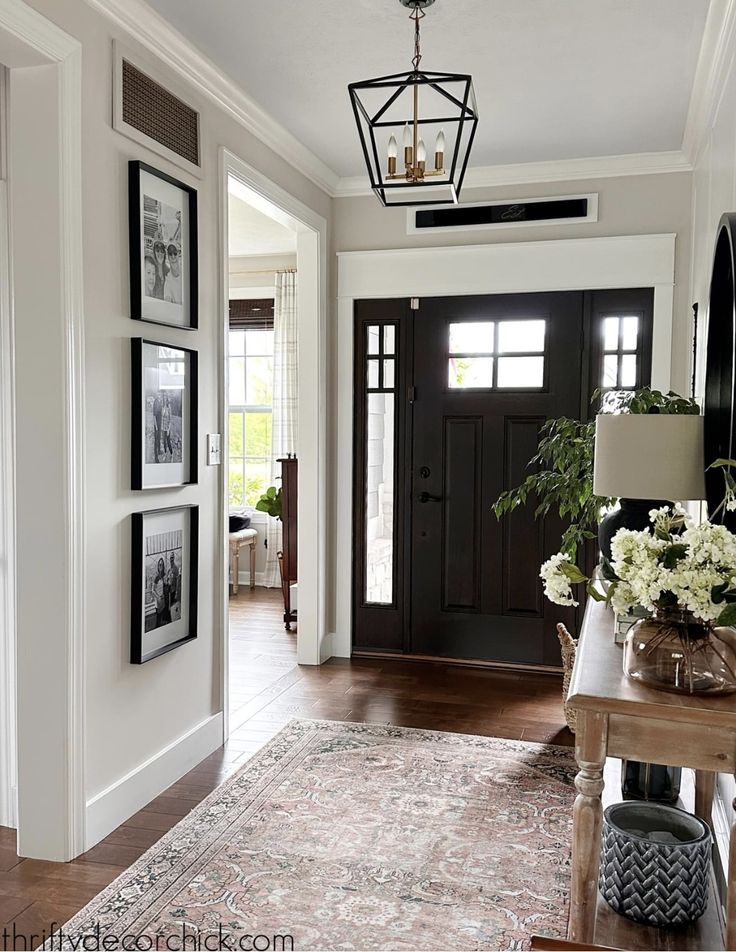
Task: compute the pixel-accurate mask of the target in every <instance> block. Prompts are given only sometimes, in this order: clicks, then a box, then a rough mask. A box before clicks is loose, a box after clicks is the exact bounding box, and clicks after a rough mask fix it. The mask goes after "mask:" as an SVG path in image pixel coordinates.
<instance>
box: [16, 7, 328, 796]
mask: <svg viewBox="0 0 736 952" xmlns="http://www.w3.org/2000/svg"><path fill="white" fill-rule="evenodd" d="M30 3H31V5H32V6H33V7H35V8H36V9H37V10H39V12H41V13H42V14H44V15H45V16H47V17H48V18H49V19H51V20H52V21H54V22H55V23H57V24H58V25H59V26H60V27H61V28H62V29H63V30H65V31H66V32H67V33H69V34H71V35H72V36H74V37H76V38H77V39H78V40H79V41H80V42H81V43H82V45H83V69H84V75H83V90H84V93H83V96H84V100H83V136H84V154H83V162H84V169H83V175H84V196H83V199H84V276H85V333H86V414H87V433H86V437H87V465H86V477H87V498H86V518H87V540H86V544H87V578H86V589H87V604H86V617H87V622H88V629H87V637H86V653H87V658H86V660H87V674H88V680H87V688H86V724H87V738H86V789H87V795H88V797H90V796H93V795H94V794H96V793H98V792H99V791H101V790H103V789H105V788H106V787H108V786H109V785H111V784H113V783H115V782H116V781H117V780H119V779H120V778H122V777H123V776H124V775H125V774H127V773H128V772H129V771H131V770H133V769H135V768H136V767H138V766H139V765H140V764H142V763H143V762H144V761H146V760H147V759H148V758H150V757H153V756H155V755H156V754H157V753H158V752H159V751H161V750H162V749H163V748H165V747H166V746H167V745H169V744H171V743H172V742H173V741H175V740H176V739H177V738H179V737H181V736H182V735H183V734H185V733H186V732H187V731H188V730H190V729H191V728H193V727H194V726H195V725H196V724H198V723H200V722H201V721H203V720H204V719H205V718H207V717H208V716H210V715H211V714H213V713H216V712H218V711H220V710H221V709H222V703H221V698H220V696H219V665H220V649H219V639H220V633H219V632H218V602H219V599H220V592H219V591H216V584H215V573H214V569H213V570H212V571H207V570H205V567H207V566H211V567H214V566H216V565H217V563H218V559H219V555H220V542H219V539H218V538H217V518H218V511H219V505H220V501H219V495H220V494H219V478H220V476H219V470H218V469H217V468H216V467H206V466H205V465H203V463H201V464H200V470H199V485H198V486H191V487H186V488H183V489H180V490H161V491H158V492H143V493H134V492H132V491H131V490H130V477H129V471H130V357H129V353H130V338H131V337H134V336H145V337H148V338H152V339H154V340H163V341H170V342H172V343H174V344H183V345H185V346H188V347H194V348H197V349H198V350H199V385H200V392H199V430H200V460H204V445H205V444H204V441H205V434H206V433H208V432H215V431H217V429H218V400H219V385H220V368H219V366H218V364H219V361H218V357H217V354H218V342H219V335H220V333H221V328H220V325H219V315H218V310H219V302H218V288H219V281H220V273H219V267H220V266H219V263H218V242H219V227H220V226H219V191H218V148H219V147H220V146H226V147H227V148H228V149H229V150H231V151H232V152H233V153H235V154H236V155H238V156H240V157H241V158H242V159H244V160H245V161H246V162H248V163H250V164H251V165H252V166H254V167H256V168H258V169H260V170H262V171H263V172H264V173H265V174H266V175H268V176H269V178H271V179H272V180H274V181H275V182H277V183H278V184H279V185H281V186H282V187H283V188H284V189H286V190H287V191H289V192H291V193H292V194H293V195H295V196H296V197H297V198H299V199H300V200H301V201H302V202H304V203H305V204H306V205H308V206H310V207H311V208H313V209H314V210H315V211H317V212H318V213H319V214H321V215H323V216H324V217H326V218H329V215H330V206H331V203H330V200H329V198H328V197H327V196H326V195H325V194H324V193H323V192H322V191H321V190H320V189H318V188H317V187H316V186H315V185H313V184H312V183H311V182H309V181H308V180H307V179H305V178H304V177H303V176H301V175H300V174H298V173H297V172H295V171H294V170H293V169H292V168H291V167H290V166H289V165H288V163H287V162H285V161H284V160H283V159H282V158H281V157H280V156H279V155H276V154H275V153H273V152H271V151H270V150H269V149H268V148H267V147H266V146H264V145H263V144H262V143H261V142H260V141H258V140H257V139H255V138H254V137H253V136H252V135H250V134H249V133H248V132H247V131H246V130H245V129H244V128H243V127H242V126H240V125H239V124H237V123H236V122H235V121H234V120H233V119H231V118H230V117H229V116H228V115H226V114H225V113H224V112H222V111H220V110H219V109H218V108H216V107H215V106H213V105H212V103H211V102H210V101H209V100H206V99H204V98H203V97H202V96H200V95H198V94H197V92H196V90H194V89H190V90H188V92H187V93H186V95H187V98H188V100H189V101H190V102H191V104H192V105H193V106H194V107H195V108H197V109H199V110H200V111H201V115H202V136H203V170H204V177H203V178H202V179H197V178H193V177H191V176H189V175H187V174H186V173H185V172H182V171H181V170H180V169H178V168H177V167H176V166H174V165H171V164H170V163H168V162H166V161H165V160H164V159H161V158H160V157H159V156H157V155H156V154H154V153H152V152H149V151H147V150H146V149H145V148H143V147H141V146H140V145H138V144H136V143H135V142H132V141H131V140H129V139H127V138H125V137H124V136H122V135H120V134H118V133H117V132H115V131H114V130H113V129H112V126H111V113H112V109H111V102H112V41H113V38H118V39H120V40H122V41H123V42H124V43H125V44H126V45H127V46H128V47H129V48H131V49H132V50H133V51H134V52H136V53H137V52H140V60H141V61H142V62H143V63H145V62H146V61H150V59H151V57H150V54H147V53H146V52H145V51H144V50H142V49H140V50H139V48H138V47H137V45H136V44H135V43H134V42H133V41H132V40H131V39H130V38H129V37H128V36H127V35H126V34H125V33H124V32H122V31H118V30H117V28H116V27H114V25H113V24H112V23H111V22H110V21H108V20H107V18H105V17H104V16H103V15H101V14H99V13H97V12H95V11H94V10H93V9H92V8H90V7H88V6H87V5H86V4H85V3H83V2H81V0H30ZM156 65H157V68H158V70H159V71H161V70H164V71H165V69H166V66H165V63H164V62H158V63H157V64H156ZM182 87H183V88H184V90H185V91H186V89H187V87H186V85H185V84H184V82H183V80H182V79H180V78H179V77H175V78H174V85H173V88H174V89H175V90H177V89H182ZM130 159H142V160H143V161H146V162H149V163H150V164H152V165H154V166H156V167H157V168H160V169H162V170H164V171H166V172H168V173H169V174H171V175H173V176H175V177H176V178H180V179H183V180H184V181H186V182H189V183H190V184H192V185H194V186H195V187H196V188H197V189H198V191H199V248H200V264H199V269H200V271H199V278H200V298H199V304H200V328H199V330H198V331H196V332H194V333H191V332H185V331H182V330H177V329H175V328H173V329H172V328H163V327H156V326H154V325H146V324H143V323H137V322H133V321H131V320H130V319H129V317H128V314H129V309H128V211H127V163H128V160H130ZM179 503H197V504H198V505H199V507H200V565H201V571H200V580H199V637H198V639H197V640H196V641H195V642H193V643H191V644H188V645H185V646H183V647H182V648H179V649H177V650H176V651H172V652H170V653H168V654H166V655H164V656H162V657H160V658H157V659H155V660H154V661H152V662H150V663H148V664H146V665H143V666H141V667H136V666H132V665H130V664H129V663H128V652H129V637H130V634H129V632H130V513H131V512H133V511H136V510H141V509H148V508H156V507H161V506H171V505H176V504H179ZM49 637H53V632H49Z"/></svg>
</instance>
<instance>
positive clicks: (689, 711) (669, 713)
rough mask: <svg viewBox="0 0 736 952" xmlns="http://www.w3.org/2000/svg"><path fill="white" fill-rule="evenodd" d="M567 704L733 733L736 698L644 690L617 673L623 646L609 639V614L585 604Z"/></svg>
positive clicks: (620, 671)
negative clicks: (710, 725)
mask: <svg viewBox="0 0 736 952" xmlns="http://www.w3.org/2000/svg"><path fill="white" fill-rule="evenodd" d="M568 701H569V703H570V705H571V706H572V707H574V708H577V709H581V710H593V711H599V712H601V713H618V714H631V715H634V716H637V717H655V718H660V719H662V720H669V721H683V722H687V723H693V722H697V723H698V724H712V725H717V726H721V727H722V726H726V727H730V728H736V694H729V695H721V696H709V695H703V694H695V695H688V694H676V693H674V692H670V691H659V690H657V689H656V688H649V687H646V686H644V685H642V684H639V683H638V682H637V681H632V680H631V679H630V678H627V677H626V675H625V674H624V672H623V647H622V646H621V645H617V644H616V643H615V641H614V637H613V612H612V611H611V609H610V608H609V607H608V606H607V605H605V604H604V603H601V602H596V601H594V600H593V599H592V598H590V599H588V604H587V606H586V609H585V617H584V619H583V627H582V631H581V633H580V639H579V641H578V647H577V653H576V657H575V668H574V671H573V675H572V679H571V682H570V690H569V693H568Z"/></svg>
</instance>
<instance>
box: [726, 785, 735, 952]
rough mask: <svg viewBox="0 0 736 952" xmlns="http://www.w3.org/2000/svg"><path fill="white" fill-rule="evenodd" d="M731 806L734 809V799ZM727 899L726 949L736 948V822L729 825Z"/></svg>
mask: <svg viewBox="0 0 736 952" xmlns="http://www.w3.org/2000/svg"><path fill="white" fill-rule="evenodd" d="M732 807H733V809H734V810H736V800H734V802H733V804H732ZM727 887H728V899H727V900H726V950H727V952H734V950H736V823H733V824H732V826H731V846H730V849H729V851H728V882H727Z"/></svg>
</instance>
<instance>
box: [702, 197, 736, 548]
mask: <svg viewBox="0 0 736 952" xmlns="http://www.w3.org/2000/svg"><path fill="white" fill-rule="evenodd" d="M735 251H736V214H732V213H728V214H725V215H723V216H722V217H721V220H720V222H719V224H718V237H717V239H716V249H715V254H714V256H713V272H712V275H711V282H710V299H709V305H708V340H707V345H706V372H705V406H704V414H705V420H704V429H705V465H706V466H709V465H710V464H711V463H712V462H713V460H715V459H719V458H728V459H732V458H733V456H734V450H735V449H736V433H734V422H735V420H734V353H735V351H736V285H735V284H734V272H735V271H736V255H735ZM705 486H706V498H707V502H708V511H709V512H714V510H715V509H716V507H717V506H718V504H719V503H720V502H721V500H722V499H723V473H722V472H721V471H720V470H712V471H709V472H707V473H706V479H705ZM723 521H724V522H726V523H728V525H729V528H731V529H736V514H734V513H726V514H724V519H723Z"/></svg>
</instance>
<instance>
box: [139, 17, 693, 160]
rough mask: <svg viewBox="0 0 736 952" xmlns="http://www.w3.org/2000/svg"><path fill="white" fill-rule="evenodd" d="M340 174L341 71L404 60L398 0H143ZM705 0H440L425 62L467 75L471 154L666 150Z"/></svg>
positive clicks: (346, 112) (344, 110)
mask: <svg viewBox="0 0 736 952" xmlns="http://www.w3.org/2000/svg"><path fill="white" fill-rule="evenodd" d="M148 2H149V3H150V5H151V6H152V7H154V8H155V9H156V10H157V11H158V12H159V13H160V14H161V15H163V16H164V17H165V18H166V19H167V20H168V21H169V22H170V23H171V24H173V25H174V26H175V27H176V28H177V29H179V30H180V31H181V32H182V33H183V34H184V35H185V36H186V37H187V38H188V39H189V40H190V41H191V42H192V43H194V45H196V46H197V47H199V48H200V50H202V52H204V53H205V54H206V55H207V56H208V57H209V58H210V59H211V60H213V61H214V62H215V63H216V64H217V65H218V66H219V67H220V68H221V69H222V70H223V71H224V72H226V73H228V74H229V75H230V76H231V77H232V78H233V79H234V80H236V81H237V82H238V83H239V84H240V85H241V86H242V87H243V89H244V90H245V91H246V92H247V93H248V94H249V95H250V96H251V97H252V98H253V99H254V100H256V101H257V102H258V103H260V105H261V106H263V107H264V108H265V109H266V110H267V111H268V112H270V113H271V115H272V116H273V117H274V118H275V119H277V120H278V121H279V122H280V123H281V124H282V125H283V126H285V127H286V128H287V129H288V130H289V131H290V132H291V133H293V135H295V136H296V137H297V138H298V139H300V140H301V141H302V143H304V145H306V146H307V147H308V148H309V149H311V150H312V152H314V153H315V154H316V155H317V156H319V157H320V158H321V159H322V160H323V161H324V162H325V163H326V164H327V165H328V166H329V167H330V168H331V169H333V170H334V171H335V172H336V173H337V174H338V175H340V176H354V175H361V174H364V173H365V167H364V164H363V159H362V154H361V151H360V147H359V145H358V140H357V135H356V130H355V127H354V120H353V116H352V111H351V108H350V105H349V100H348V94H347V85H348V83H349V82H353V81H355V80H360V79H368V78H372V77H374V76H378V75H382V74H386V73H393V72H400V71H401V70H404V69H408V68H409V67H410V59H411V53H412V42H413V41H412V26H411V23H410V21H409V20H408V16H407V14H408V11H407V10H406V9H405V8H404V7H402V6H401V5H400V4H399V2H398V0H348V2H346V0H309V2H304V0H267V2H265V3H264V2H263V0H258V2H256V0H210V2H207V3H203V2H202V0H148ZM707 8H708V0H437V3H436V4H435V5H434V6H433V7H431V8H430V9H429V10H428V12H427V16H426V19H425V20H424V21H423V25H422V46H423V52H424V60H423V66H424V67H425V68H427V69H430V70H433V69H434V70H451V71H456V72H469V73H472V75H473V77H474V84H475V91H476V96H477V99H478V112H479V116H480V123H479V127H478V134H477V138H476V143H475V147H474V150H473V155H472V159H471V165H472V166H492V165H499V164H502V165H506V164H511V163H519V162H537V161H549V160H559V159H575V158H587V157H592V156H606V155H623V154H630V153H639V152H660V151H669V150H677V149H680V147H681V146H682V139H683V132H684V128H685V120H686V116H687V110H688V104H689V100H690V92H691V89H692V85H693V78H694V73H695V67H696V64H697V59H698V52H699V49H700V43H701V39H702V35H703V27H704V23H705V16H706V12H707Z"/></svg>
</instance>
